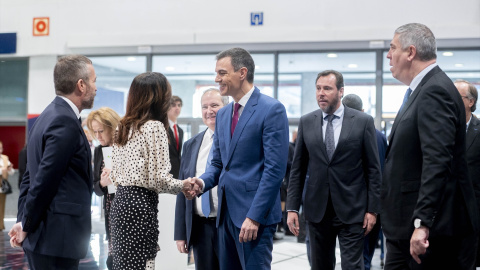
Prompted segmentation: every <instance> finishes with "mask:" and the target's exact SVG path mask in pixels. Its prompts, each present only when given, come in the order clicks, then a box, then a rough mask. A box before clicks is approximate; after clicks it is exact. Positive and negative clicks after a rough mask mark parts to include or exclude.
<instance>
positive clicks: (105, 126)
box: [87, 107, 120, 269]
mask: <svg viewBox="0 0 480 270" xmlns="http://www.w3.org/2000/svg"><path fill="white" fill-rule="evenodd" d="M119 121H120V116H119V115H118V114H117V113H116V112H115V111H114V110H112V109H111V108H107V107H103V108H100V109H98V110H96V111H93V112H91V113H90V114H89V115H88V118H87V127H88V130H89V131H90V134H92V135H93V136H94V138H95V139H96V140H98V141H99V143H100V145H99V146H97V147H95V150H94V154H93V190H94V191H95V194H97V195H98V196H100V197H101V196H104V199H103V209H104V210H105V233H106V237H107V240H108V257H107V267H108V269H112V262H113V257H112V254H111V252H112V241H110V239H111V236H110V208H111V206H112V202H113V198H114V197H115V193H110V192H109V190H108V185H111V184H112V181H111V180H110V178H109V177H107V174H108V173H107V172H105V173H103V174H102V171H103V169H104V168H105V162H104V160H103V152H102V148H104V147H111V146H112V145H113V134H114V132H115V130H116V129H117V125H118V122H119ZM102 176H103V177H102Z"/></svg>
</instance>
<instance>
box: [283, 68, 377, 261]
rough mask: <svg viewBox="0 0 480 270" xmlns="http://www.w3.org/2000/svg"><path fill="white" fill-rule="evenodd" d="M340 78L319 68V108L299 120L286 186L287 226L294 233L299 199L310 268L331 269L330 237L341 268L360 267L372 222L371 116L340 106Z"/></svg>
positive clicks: (374, 183) (373, 160)
mask: <svg viewBox="0 0 480 270" xmlns="http://www.w3.org/2000/svg"><path fill="white" fill-rule="evenodd" d="M343 87H344V83H343V76H342V74H341V73H340V72H337V71H334V70H326V71H323V72H320V73H319V74H318V76H317V80H316V88H317V91H316V98H317V102H318V105H319V107H320V109H319V110H316V111H314V112H312V113H309V114H307V115H304V116H302V117H301V118H300V124H299V126H298V136H297V142H296V145H295V154H294V157H293V163H292V168H291V175H290V183H289V186H288V198H287V210H288V211H289V212H288V222H287V223H288V226H289V228H290V230H291V231H292V232H293V233H294V234H295V235H297V234H298V231H299V226H298V210H299V207H300V203H301V201H302V191H303V190H304V185H305V177H306V174H307V170H308V172H309V179H308V183H307V185H308V186H307V188H306V190H305V198H304V201H303V208H304V215H305V220H306V221H307V226H308V232H309V238H310V251H311V254H312V257H311V260H312V269H315V270H316V269H332V270H333V269H335V244H336V237H337V236H338V240H339V243H340V249H341V261H342V269H363V267H364V265H363V237H364V235H366V234H368V233H369V232H370V230H371V229H372V228H373V226H374V225H375V222H376V215H377V213H378V212H379V211H380V209H379V195H380V183H381V175H380V174H381V172H380V162H379V159H378V150H377V141H376V137H375V127H374V125H373V118H372V117H371V116H369V115H367V114H365V113H362V112H359V111H357V110H354V109H351V108H348V107H345V106H343V104H342V102H341V98H342V96H343Z"/></svg>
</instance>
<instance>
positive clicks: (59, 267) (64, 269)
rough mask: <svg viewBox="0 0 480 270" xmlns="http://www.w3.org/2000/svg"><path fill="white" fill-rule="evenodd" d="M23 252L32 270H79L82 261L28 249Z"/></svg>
mask: <svg viewBox="0 0 480 270" xmlns="http://www.w3.org/2000/svg"><path fill="white" fill-rule="evenodd" d="M23 251H24V252H25V255H26V256H27V260H28V265H29V266H30V269H31V270H45V269H55V270H77V269H78V263H79V262H80V260H76V259H69V258H62V257H53V256H47V255H42V254H38V253H34V252H31V251H29V250H26V249H24V250H23Z"/></svg>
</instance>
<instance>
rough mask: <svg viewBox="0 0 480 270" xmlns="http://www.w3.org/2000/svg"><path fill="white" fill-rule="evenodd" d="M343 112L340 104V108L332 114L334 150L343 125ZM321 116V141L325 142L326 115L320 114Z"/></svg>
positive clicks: (343, 108) (343, 109)
mask: <svg viewBox="0 0 480 270" xmlns="http://www.w3.org/2000/svg"><path fill="white" fill-rule="evenodd" d="M344 111H345V107H343V104H342V103H340V107H338V109H337V110H336V111H335V112H334V113H333V114H334V115H335V116H336V117H335V118H334V119H333V120H332V126H333V137H334V138H335V148H337V144H338V139H339V138H340V132H341V131H342V123H343V114H344ZM322 114H323V125H322V134H323V141H325V132H326V131H327V124H328V121H327V120H326V119H325V117H327V115H328V114H326V113H324V112H322Z"/></svg>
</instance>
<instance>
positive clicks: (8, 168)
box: [0, 141, 14, 231]
mask: <svg viewBox="0 0 480 270" xmlns="http://www.w3.org/2000/svg"><path fill="white" fill-rule="evenodd" d="M2 153H3V143H2V141H0V157H1V159H0V171H1V172H2V179H5V180H8V176H9V175H12V174H13V172H14V171H13V165H12V163H11V162H10V160H8V157H7V156H6V155H3V154H2ZM1 185H2V181H1V179H0V186H1ZM0 192H1V191H0ZM6 198H7V194H5V193H0V231H3V230H5V224H4V223H3V218H4V217H5V199H6Z"/></svg>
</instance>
